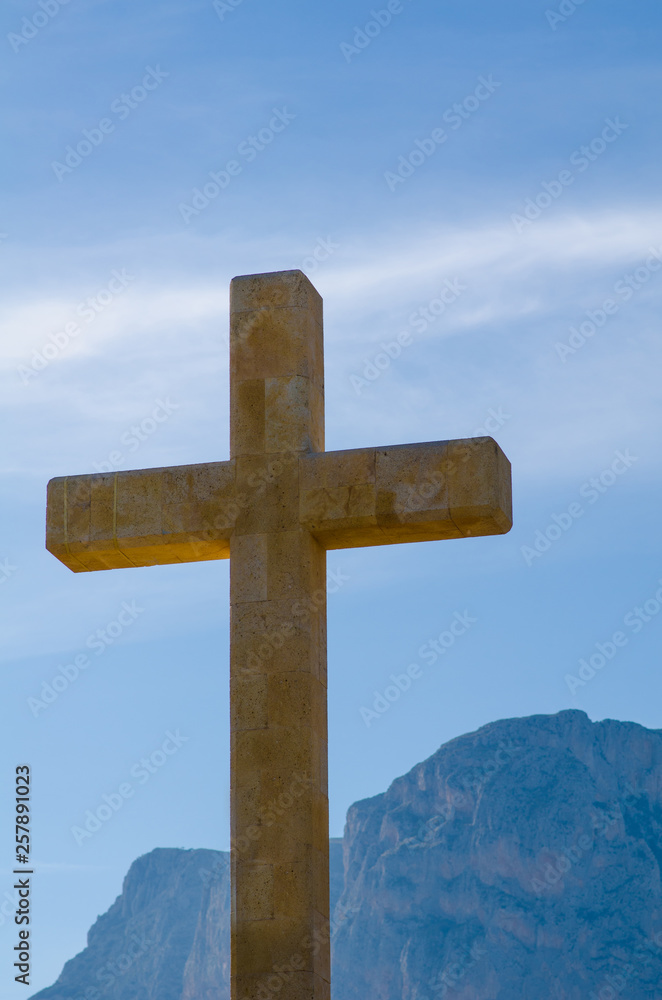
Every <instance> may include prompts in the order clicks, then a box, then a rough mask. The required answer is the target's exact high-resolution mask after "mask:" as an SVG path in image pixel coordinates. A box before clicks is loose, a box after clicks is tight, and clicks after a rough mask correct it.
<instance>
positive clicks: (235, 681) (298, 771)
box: [230, 272, 330, 1000]
mask: <svg viewBox="0 0 662 1000" xmlns="http://www.w3.org/2000/svg"><path fill="white" fill-rule="evenodd" d="M230 301H231V305H230V315H231V326H230V358H231V361H230V364H231V400H230V405H231V454H232V458H233V459H234V460H235V462H236V489H237V496H238V498H239V502H238V506H239V514H238V516H237V520H236V522H235V525H234V531H233V534H232V537H231V542H230V556H231V558H230V602H231V611H230V645H231V656H230V662H231V668H230V669H231V704H232V718H231V734H232V735H231V774H232V777H231V797H232V805H231V815H232V886H233V889H232V993H231V995H232V1000H243V998H250V1000H253V998H255V997H257V996H260V995H262V993H261V992H260V990H262V991H264V989H265V988H266V983H267V982H268V981H269V979H270V978H271V977H273V976H274V975H275V974H276V973H275V970H276V969H278V968H281V967H287V968H288V969H290V970H292V969H293V968H296V971H289V972H288V974H287V985H286V986H285V987H284V992H285V994H286V995H287V997H288V1000H329V996H330V987H329V981H330V969H329V949H328V947H323V948H319V947H317V948H315V947H314V944H313V942H314V941H315V940H319V939H320V935H322V936H323V935H328V919H329V857H328V853H329V841H328V790H327V709H326V705H327V695H326V601H325V596H326V552H325V549H324V548H323V547H322V545H321V544H320V542H318V541H317V540H316V539H315V538H314V537H313V536H312V534H311V533H310V532H309V531H308V530H307V529H306V528H304V527H302V526H301V524H300V517H299V506H300V502H299V456H300V455H305V454H308V453H310V452H322V451H323V450H324V430H323V427H324V368H323V333H322V300H321V298H320V296H319V295H318V293H317V292H316V291H315V289H314V288H313V286H312V285H311V284H310V283H309V282H308V281H307V280H306V279H305V278H304V277H303V275H301V274H298V273H297V272H287V273H286V274H284V275H283V274H278V275H270V276H260V277H259V279H258V278H256V277H244V278H236V279H235V280H234V281H233V282H232V286H231V300H230ZM256 488H257V489H259V490H260V493H261V496H260V500H259V501H255V502H250V501H248V502H246V504H245V506H244V504H243V503H242V502H241V500H242V498H243V497H244V496H246V498H249V497H250V496H251V494H252V493H255V490H256ZM312 595H314V596H315V600H314V601H311V596H312ZM274 803H277V804H278V805H277V807H276V808H277V809H278V812H279V815H277V816H275V815H274V813H273V808H274Z"/></svg>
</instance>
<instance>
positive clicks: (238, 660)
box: [46, 271, 512, 1000]
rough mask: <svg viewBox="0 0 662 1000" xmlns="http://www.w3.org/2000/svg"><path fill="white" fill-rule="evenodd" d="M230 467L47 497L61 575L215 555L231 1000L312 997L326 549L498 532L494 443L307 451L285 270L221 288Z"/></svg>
mask: <svg viewBox="0 0 662 1000" xmlns="http://www.w3.org/2000/svg"><path fill="white" fill-rule="evenodd" d="M230 298H231V338H230V368H231V378H230V402H231V421H230V423H231V452H232V456H231V458H230V460H229V461H225V462H210V463H206V464H204V465H189V466H178V467H174V468H161V469H143V470H140V471H132V472H116V473H114V474H110V475H107V474H105V473H99V474H97V475H91V476H90V475H82V476H65V477H63V478H57V479H53V480H51V482H50V483H49V484H48V506H47V520H46V547H47V548H48V549H49V551H50V552H52V553H53V555H55V556H56V557H57V558H58V559H59V560H61V562H63V563H64V565H65V566H68V567H69V569H71V570H72V571H73V572H74V573H85V572H93V571H97V570H107V569H125V568H131V567H137V566H152V565H155V564H159V565H165V564H168V563H179V562H194V561H197V560H206V559H227V558H230V560H231V565H230V582H231V620H230V632H231V656H230V675H231V709H230V710H231V733H232V748H231V758H232V779H231V795H232V819H231V822H232V918H233V919H232V986H231V994H232V1000H265V998H266V997H269V996H274V997H275V996H276V995H277V994H278V995H279V996H280V997H287V1000H329V978H330V972H329V967H330V947H329V934H328V931H329V926H328V917H329V858H328V793H327V715H326V712H327V709H326V564H325V553H326V550H328V549H338V548H349V547H357V546H372V545H393V544H401V543H403V542H422V541H435V540H441V539H456V538H468V537H475V536H477V535H498V534H503V533H505V532H507V531H509V530H510V528H511V526H512V489H511V469H510V463H509V461H508V459H507V458H506V456H505V455H504V453H503V452H502V451H501V449H500V448H499V446H498V444H497V443H496V441H493V440H492V438H487V437H485V438H473V439H464V440H459V441H430V442H426V443H422V444H408V445H397V446H384V447H379V448H374V447H371V448H359V449H352V450H349V451H336V452H324V378H323V367H324V366H323V333H322V300H321V298H320V296H319V294H318V293H317V291H316V290H315V289H314V287H313V286H312V284H311V283H310V282H309V281H308V279H307V278H306V277H305V275H304V274H302V273H301V272H300V271H282V272H277V273H275V274H259V275H249V276H245V277H241V278H235V279H234V281H233V282H232V287H231V296H230Z"/></svg>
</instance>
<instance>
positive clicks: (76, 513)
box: [46, 461, 236, 573]
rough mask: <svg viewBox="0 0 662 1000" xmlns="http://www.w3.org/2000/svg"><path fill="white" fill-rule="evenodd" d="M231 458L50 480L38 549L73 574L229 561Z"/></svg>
mask: <svg viewBox="0 0 662 1000" xmlns="http://www.w3.org/2000/svg"><path fill="white" fill-rule="evenodd" d="M234 508H235V469H234V462H231V461H230V462H211V463H209V464H207V465H182V466H177V467H176V468H164V469H145V470H142V471H137V472H115V473H100V474H98V475H90V476H68V477H64V478H59V479H52V480H51V481H50V483H49V484H48V505H47V515H46V548H47V549H48V551H49V552H52V554H53V555H54V556H56V557H57V558H58V559H59V560H60V561H61V562H63V563H64V564H65V565H66V566H68V567H69V569H71V570H73V571H74V573H85V572H90V571H92V570H102V569H122V568H125V567H128V566H157V565H165V564H168V563H177V562H200V561H203V560H206V559H229V557H230V533H231V531H232V527H233V524H234V518H235V517H236V511H235V509H234Z"/></svg>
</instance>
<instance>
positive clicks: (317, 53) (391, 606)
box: [0, 0, 662, 1000]
mask: <svg viewBox="0 0 662 1000" xmlns="http://www.w3.org/2000/svg"><path fill="white" fill-rule="evenodd" d="M44 4H45V7H46V8H48V10H47V11H45V10H44V7H42V6H40V5H39V4H38V3H37V2H32V0H29V2H28V0H5V4H4V5H3V11H2V30H1V32H0V44H2V45H4V58H3V59H2V68H1V69H0V72H1V73H2V78H3V84H4V92H5V101H4V102H3V110H2V112H1V115H2V123H3V131H4V141H3V149H4V156H3V161H2V173H3V178H2V179H3V183H2V190H3V192H4V199H3V203H2V207H1V208H0V233H1V234H2V235H1V236H0V255H1V256H2V283H3V286H4V287H3V295H2V302H1V304H0V315H1V322H2V330H3V334H2V336H3V341H2V342H3V350H2V357H1V359H0V377H1V378H2V393H1V394H0V406H1V407H2V409H3V411H4V427H5V433H4V435H3V447H2V465H3V476H2V485H1V487H0V504H1V509H2V520H1V521H0V524H1V525H2V527H1V529H0V602H1V611H2V615H3V643H2V650H1V654H0V655H1V657H2V665H1V669H2V671H3V677H4V688H3V689H4V698H3V702H2V741H3V760H4V761H5V769H4V778H3V781H2V787H1V788H0V802H1V803H2V809H3V817H4V818H3V823H2V828H3V829H4V830H5V832H6V837H7V839H6V841H5V850H4V856H3V857H2V858H0V870H1V872H2V879H3V883H4V884H2V885H0V896H2V899H3V900H5V899H6V897H5V896H4V895H3V894H4V893H5V892H9V891H10V889H11V885H12V881H11V876H10V863H11V857H12V854H11V838H10V835H9V831H10V829H11V812H10V808H11V792H12V789H11V784H12V774H13V769H14V766H15V765H16V764H19V763H23V762H27V763H29V764H30V765H31V767H32V769H33V773H34V827H33V833H34V842H35V860H36V864H37V868H38V873H37V875H36V876H35V894H34V927H33V941H34V953H35V960H34V974H33V980H32V985H33V991H36V990H37V989H38V988H42V987H43V986H46V985H48V984H49V983H51V982H52V981H53V980H54V979H55V978H56V976H57V975H58V974H59V971H60V969H61V966H62V964H63V962H64V961H65V960H66V959H68V958H69V957H71V956H72V955H73V954H74V953H76V952H77V951H79V950H80V949H81V948H82V947H83V946H84V943H85V934H86V931H87V929H88V927H89V925H90V924H91V923H92V921H93V920H94V919H95V917H96V916H97V914H99V913H101V912H103V911H104V910H105V909H107V907H108V906H109V905H110V903H111V902H112V901H113V899H114V898H115V896H116V895H117V893H118V892H119V890H120V886H121V880H122V877H123V875H124V874H125V872H126V870H127V868H128V866H129V864H130V863H131V861H132V860H133V859H134V858H135V857H137V856H138V855H140V854H142V853H145V852H146V851H149V850H151V849H152V848H154V847H157V846H158V847H169V846H174V847H217V848H227V846H228V829H229V827H228V824H229V817H228V788H229V773H228V767H229V753H228V721H227V717H228V703H227V702H228V696H227V673H228V566H227V564H226V563H209V564H197V565H189V566H173V567H162V568H151V569H143V570H127V571H116V572H113V573H107V574H104V573H101V574H90V575H86V574H84V575H78V576H74V575H73V574H71V573H70V572H69V571H68V570H67V569H65V568H64V567H63V566H62V565H61V564H59V563H58V562H57V561H56V560H55V559H53V557H51V556H50V555H49V554H48V553H47V552H46V551H45V550H44V547H43V530H44V528H43V526H44V506H45V485H46V482H47V481H48V479H50V478H51V477H52V476H58V475H64V474H75V473H80V472H87V471H94V469H95V468H103V467H105V464H107V463H110V464H111V465H112V467H114V468H121V469H129V468H141V467H149V466H160V465H171V464H173V465H174V464H189V463H194V462H204V461H218V460H222V459H225V458H227V457H228V384H227V383H228V371H227V370H228V348H227V300H228V286H229V282H230V279H231V278H232V277H233V276H234V275H236V274H245V273H257V272H262V271H270V270H280V269H286V268H293V267H301V268H302V269H303V270H305V271H306V272H307V273H308V274H309V276H310V278H311V280H312V281H313V282H314V283H315V285H316V287H317V288H318V289H319V291H320V292H321V293H322V295H323V296H324V300H325V316H326V332H325V336H326V398H327V447H328V448H330V449H337V448H351V447H361V446H365V445H371V444H374V445H379V444H396V443H404V442H410V441H411V442H413V441H426V440H439V439H444V438H451V437H466V436H472V435H474V434H483V433H486V432H487V433H492V432H493V433H494V436H495V437H496V438H497V440H498V441H499V443H500V444H501V446H502V447H503V448H504V450H505V451H506V453H507V454H508V456H509V458H510V459H511V461H512V463H513V479H514V501H515V527H514V528H513V531H512V532H511V533H510V534H509V535H507V536H503V537H497V538H480V539H471V540H461V541H457V542H455V541H454V542H444V543H430V544H425V545H410V546H394V547H386V548H380V549H373V550H352V551H340V552H333V553H330V554H329V557H328V566H329V570H330V571H333V573H334V574H335V577H334V579H335V580H336V581H339V583H340V585H338V586H337V588H336V592H335V593H332V594H330V597H329V667H330V670H329V674H330V692H329V708H330V741H331V745H330V778H331V833H332V834H333V835H339V834H341V832H342V827H343V821H344V815H345V811H346V809H347V807H348V806H349V805H350V804H351V803H352V802H353V801H355V800H357V799H359V798H363V797H366V796H369V795H374V794H377V793H378V792H380V791H383V790H384V789H385V788H386V787H387V785H388V784H389V783H390V781H391V780H392V779H393V778H394V777H396V776H397V775H399V774H402V773H404V772H405V771H406V770H408V769H409V768H410V767H411V766H413V765H414V764H415V763H417V762H418V761H420V760H422V759H424V758H425V757H427V756H428V755H429V754H431V753H432V752H434V750H436V749H437V748H438V746H439V745H440V744H441V743H443V742H445V741H446V740H448V739H450V738H452V737H454V736H457V735H459V734H461V733H464V732H467V731H470V730H472V729H475V728H477V727H478V726H481V725H483V724H485V723H487V722H489V721H492V720H494V719H497V718H503V717H510V716H521V715H529V714H534V713H547V712H556V711H559V710H560V709H562V708H569V707H574V708H581V709H583V710H585V711H586V712H588V713H589V715H590V716H591V718H593V719H602V718H605V717H611V718H618V719H628V720H633V721H636V722H639V723H642V724H643V725H646V726H649V727H652V728H661V727H662V723H661V720H660V711H659V704H660V693H661V690H660V689H661V683H660V672H659V669H658V667H659V664H658V659H659V655H658V653H657V651H658V649H659V642H660V630H661V629H662V612H660V611H659V609H660V607H661V605H660V602H659V601H658V600H657V598H656V597H655V594H656V592H657V591H658V590H659V589H660V586H661V584H660V581H661V580H662V553H661V551H660V550H661V546H660V534H659V496H660V478H661V472H662V467H661V461H660V451H659V443H658V442H659V425H660V392H659V364H660V361H661V360H662V358H661V354H662V350H661V344H662V341H661V338H660V319H659V317H660V306H661V305H662V292H661V289H662V273H661V269H660V268H661V265H662V201H661V199H660V195H659V162H660V128H659V126H660V112H659V100H658V99H657V95H658V94H659V89H660V82H661V79H662V70H661V69H660V64H659V52H660V42H661V39H660V35H661V27H662V19H661V17H660V12H659V9H658V8H657V6H655V5H653V3H650V2H644V3H641V4H637V5H634V6H626V5H624V4H621V3H613V2H610V0H600V2H599V3H598V0H585V3H583V4H581V5H578V6H577V7H576V8H574V9H573V4H572V3H570V2H569V0H565V3H564V4H563V5H562V4H561V2H560V0H559V2H558V3H556V2H554V3H549V4H548V3H547V2H545V0H542V2H538V0H527V2H514V0H513V2H504V3H500V4H494V3H492V2H490V0H470V2H466V0H464V2H462V3H460V2H459V0H454V2H444V3H441V4H440V3H438V2H432V0H403V2H402V4H400V5H399V4H397V3H393V4H392V6H391V11H390V13H391V20H390V23H388V24H387V23H386V21H387V20H388V13H387V14H382V13H381V11H383V10H384V9H385V8H386V4H381V3H380V4H379V5H378V6H377V7H376V8H372V9H373V10H376V11H377V13H378V15H379V18H378V21H375V18H374V15H373V14H372V13H371V5H370V4H367V3H366V4H365V5H364V4H362V3H360V2H358V0H338V2H336V3H335V4H332V5H311V4H304V3H294V2H291V0H283V2H282V3H280V4H278V5H274V4H268V3H267V2H266V0H241V2H239V3H236V2H235V5H234V6H233V5H231V4H229V3H228V4H227V5H224V4H221V3H218V4H217V5H216V8H215V7H214V5H213V4H212V2H211V0H187V2H185V3H184V2H175V0H172V2H161V3H157V2H154V0H142V2H141V3H140V4H136V3H135V2H124V0H113V2H110V0H70V2H69V3H67V4H63V5H59V4H58V3H57V2H56V0H44ZM226 8H227V9H226ZM561 10H562V11H564V12H565V13H562V14H561V16H560V17H559V16H558V15H559V12H560V11H561ZM48 11H50V13H48ZM548 12H552V13H551V15H550V14H548ZM554 14H556V15H557V16H552V15H554ZM561 18H562V19H561ZM24 19H26V20H24ZM379 21H381V22H382V23H381V24H380V23H379ZM35 25H36V26H35ZM28 36H31V37H28ZM17 39H18V40H17ZM270 122H276V123H277V124H278V125H279V126H280V125H282V128H281V130H280V131H279V132H275V131H268V130H269V128H270ZM264 130H267V131H264ZM251 137H254V140H253V139H252V138H251ZM81 143H82V144H83V145H82V146H80V152H77V147H79V144H81ZM253 154H254V155H253ZM412 154H413V155H412ZM67 157H68V162H67ZM77 159H78V160H79V161H80V162H77ZM233 161H234V162H235V163H236V164H238V166H239V169H237V168H236V167H235V168H232V170H233V171H234V172H233V173H228V164H229V163H231V162H233ZM223 172H225V174H224V173H223ZM211 174H216V175H217V177H220V178H221V181H220V183H223V184H225V187H224V189H223V190H220V188H219V189H218V190H215V187H214V185H216V186H218V184H219V181H218V180H217V181H213V180H212V179H211V176H210V175H211ZM226 174H227V176H226ZM394 178H395V179H394ZM210 184H211V185H212V186H211V187H207V194H205V186H206V185H207V186H208V185H210ZM196 189H197V190H198V192H202V194H198V195H197V196H196V194H195V191H196ZM194 198H195V199H196V200H195V201H193V199H194ZM205 201H206V202H207V204H205ZM183 206H188V209H187V208H185V207H184V208H183ZM194 206H197V207H196V208H195V211H194V212H191V211H190V210H189V209H191V208H193V207H194ZM527 212H528V216H527V214H526V213H527ZM315 252H317V257H318V258H322V259H319V260H316V259H315V256H314V254H315ZM444 290H445V291H444ZM442 292H444V294H445V298H446V299H447V300H451V301H449V302H448V303H447V305H446V306H445V307H444V308H443V310H442V307H441V306H440V304H439V301H440V295H441V293H442ZM90 300H91V301H90ZM435 312H436V313H437V315H435ZM573 329H574V331H575V332H573ZM582 331H583V332H582ZM404 332H407V333H408V334H409V338H408V339H409V340H410V343H409V345H408V346H407V347H406V348H405V349H403V351H402V353H401V355H400V356H399V357H398V358H396V359H394V360H393V361H392V362H391V364H390V365H389V366H388V367H387V368H385V370H383V371H381V372H380V374H379V377H377V378H373V377H371V376H374V374H375V373H376V372H377V370H378V369H377V368H374V367H371V366H372V365H374V363H375V359H376V358H377V356H378V355H380V354H381V352H382V347H381V346H380V345H381V344H383V343H386V344H388V343H391V342H392V341H394V340H395V339H396V338H397V336H398V334H401V333H404ZM571 337H572V340H571ZM560 345H561V346H560ZM382 360H383V359H382ZM136 428H137V430H136ZM592 480H593V483H592V482H591V481H592ZM536 543H537V545H538V548H537V549H536V547H535V546H536ZM660 596H661V598H662V594H661V595H660ZM126 606H128V608H129V609H130V610H129V611H127V608H126ZM637 608H640V609H641V614H640V613H639V611H637V610H635V609H637ZM656 608H657V610H656ZM456 615H459V616H465V620H466V616H468V618H469V619H475V621H471V622H470V623H469V627H468V628H467V629H466V632H465V633H464V634H463V635H462V636H461V637H460V638H458V640H457V642H456V643H455V645H454V646H453V647H452V648H450V649H449V650H448V653H447V654H444V656H443V657H438V658H437V660H436V661H435V662H429V661H430V660H431V657H430V656H429V654H428V655H427V658H426V655H425V653H424V652H423V650H424V647H426V646H427V643H428V642H429V640H431V639H435V638H436V637H437V636H439V635H440V633H442V632H443V631H445V630H447V629H448V628H449V625H450V623H451V622H452V621H453V620H454V617H455V616H456ZM118 616H121V617H118ZM118 622H119V623H120V624H119V625H118V624H114V623H118ZM99 630H101V631H102V632H104V634H105V636H106V640H104V639H102V640H101V646H100V647H99V636H98V632H99ZM615 633H620V634H621V635H622V637H623V638H622V639H619V643H620V644H619V643H614V642H613V637H614V634H615ZM107 640H110V641H107ZM88 642H91V643H93V644H94V643H95V642H96V646H94V645H92V646H91V645H88ZM606 643H610V644H611V645H605V644H606ZM597 644H602V651H601V650H600V648H599V647H598V645H597ZM428 648H429V647H428ZM83 654H89V657H88V658H89V665H88V666H86V667H85V668H84V669H83V670H81V671H80V675H79V676H78V677H77V678H76V679H75V680H73V681H71V682H70V683H69V684H68V686H67V687H66V689H64V690H62V691H61V693H59V694H58V697H57V699H56V700H54V701H53V702H52V703H51V704H49V705H48V706H47V707H45V708H43V709H39V710H38V711H36V712H35V710H34V703H32V702H31V701H30V699H37V700H38V699H39V698H40V694H41V692H42V691H43V685H44V684H45V683H50V682H51V681H52V680H53V678H55V677H56V676H58V674H59V675H62V674H61V672H62V668H67V666H68V665H70V664H71V663H74V664H75V660H76V657H77V656H81V655H83ZM591 657H593V658H594V660H593V662H594V663H597V664H599V663H600V658H601V657H603V658H604V666H603V667H602V668H600V669H597V671H596V672H595V675H594V676H592V677H591V676H590V672H591V669H592V668H590V658H591ZM582 659H583V660H587V661H589V669H587V668H583V669H584V677H585V678H586V680H585V681H584V683H580V681H581V680H582V678H581V677H580V675H579V670H580V661H581V660H582ZM411 664H419V665H420V666H421V667H422V670H421V676H420V677H419V678H418V679H417V680H416V681H415V682H414V683H413V684H412V685H411V687H410V688H409V690H407V691H403V692H402V693H401V694H400V695H399V697H396V698H394V699H393V700H392V701H390V702H389V701H388V700H384V699H385V698H386V695H385V692H386V690H387V689H388V688H390V687H391V686H392V683H393V682H392V680H391V675H395V676H396V677H398V676H399V675H401V674H402V673H403V671H406V669H407V667H408V666H409V665H411ZM73 673H74V672H73V671H71V670H69V674H70V676H73ZM568 678H570V680H569V679H568ZM572 678H574V679H575V680H574V681H573V680H572ZM60 686H63V684H62V682H60ZM390 694H391V696H393V695H394V692H393V691H392V690H391V691H390ZM380 698H381V699H382V700H381V701H380V700H379V699H380ZM376 704H377V705H378V706H380V707H381V709H382V710H381V711H376V709H375V705H376ZM31 705H32V706H33V707H32V708H31ZM384 705H388V707H387V709H386V710H385V711H384V710H383V708H384ZM362 709H363V710H364V711H363V712H362ZM371 712H372V713H374V714H375V715H376V716H377V717H376V718H374V717H372V716H371V715H370V713H371ZM168 734H174V735H175V736H176V737H177V738H176V740H175V741H174V742H173V741H172V737H171V736H169V735H168ZM177 734H179V736H177ZM164 743H167V747H168V752H166V751H164V750H163V749H162V748H163V744H164ZM152 755H156V756H155V757H154V758H153V759H156V760H158V761H159V762H161V763H159V765H158V766H154V765H153V767H152V769H153V773H149V772H148V771H145V770H144V768H143V767H142V765H141V764H140V761H141V759H143V758H145V757H147V758H150V757H151V756H152ZM145 774H146V775H147V777H144V775H145ZM127 783H128V784H129V785H130V787H131V790H132V793H133V794H131V795H130V796H128V797H126V798H122V804H121V807H119V808H118V809H117V810H116V811H115V812H114V814H113V816H112V818H111V819H109V820H108V821H107V822H106V823H104V824H103V825H102V826H101V828H100V829H99V830H98V831H96V832H95V833H94V836H92V837H89V838H86V839H84V840H83V841H82V842H80V843H78V842H77V840H76V837H75V836H74V834H73V833H72V828H73V827H76V826H80V824H81V822H83V821H84V818H85V815H86V811H87V810H95V809H96V808H97V807H98V806H99V805H100V804H102V803H103V802H104V795H105V796H108V797H111V798H112V797H113V796H114V795H116V794H119V793H118V791H117V790H118V789H119V788H120V786H121V785H126V784H127ZM112 800H113V801H116V800H115V799H114V798H113V799H112ZM8 908H9V907H7V908H6V909H8ZM5 912H6V910H2V907H0V919H2V916H1V915H2V914H3V913H5ZM13 938H14V928H13V925H12V924H11V921H10V920H9V919H7V918H5V919H4V920H3V921H2V923H1V924H0V944H1V949H0V950H1V951H2V954H3V955H4V956H5V957H4V959H3V962H4V963H5V965H6V964H7V956H8V955H9V953H10V951H11V948H12V947H13V944H14V940H13ZM8 982H9V977H8V975H7V974H6V973H5V974H4V975H3V978H2V985H1V986H0V1000H11V998H13V997H14V996H18V995H19V994H21V995H22V993H21V991H23V993H24V987H23V986H16V987H13V986H9V985H7V984H8Z"/></svg>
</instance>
